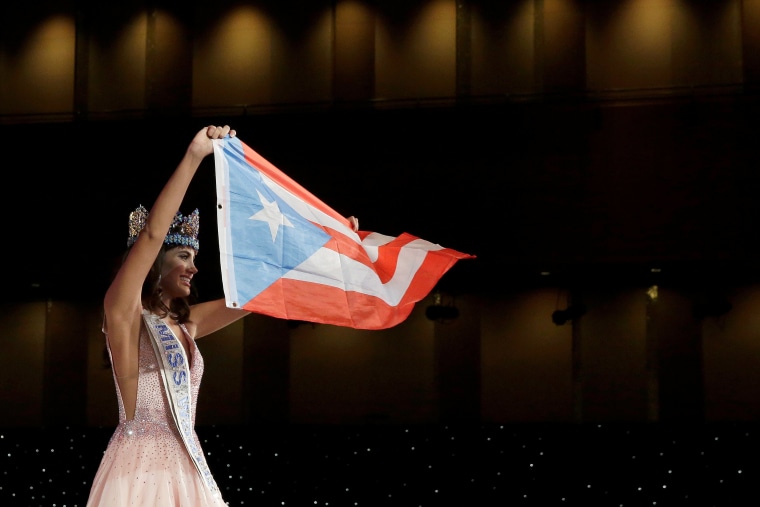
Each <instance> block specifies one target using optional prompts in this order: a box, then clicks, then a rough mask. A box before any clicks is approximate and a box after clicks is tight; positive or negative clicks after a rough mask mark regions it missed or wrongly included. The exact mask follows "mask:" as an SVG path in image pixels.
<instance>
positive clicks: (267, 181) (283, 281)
mask: <svg viewBox="0 0 760 507" xmlns="http://www.w3.org/2000/svg"><path fill="white" fill-rule="evenodd" d="M214 163H215V166H216V190H217V223H218V230H219V252H220V257H221V267H222V283H223V288H224V295H225V299H226V304H227V306H228V307H231V308H242V309H244V310H247V311H250V312H255V313H261V314H264V315H270V316H272V317H278V318H282V319H289V320H301V321H308V322H316V323H321V324H333V325H336V326H347V327H352V328H356V329H386V328H389V327H392V326H395V325H397V324H399V323H400V322H402V321H403V320H404V319H406V318H407V317H408V316H409V314H410V313H411V311H412V309H413V308H414V304H415V303H416V302H418V301H420V300H421V299H423V298H424V297H425V296H427V295H428V294H429V293H430V291H432V289H433V288H434V287H435V285H436V283H437V282H438V280H439V279H440V278H441V277H442V276H443V275H444V274H445V273H446V272H447V271H448V270H449V269H450V268H451V267H452V266H453V265H454V264H455V263H456V262H457V261H458V260H460V259H468V258H474V256H473V255H469V254H465V253H461V252H457V251H455V250H452V249H450V248H444V247H442V246H440V245H437V244H434V243H430V242H429V241H425V240H423V239H420V238H418V237H415V236H412V235H410V234H406V233H403V234H401V235H400V236H398V237H391V236H385V235H382V234H378V233H375V232H366V231H358V232H355V231H354V230H353V228H352V227H351V223H350V222H349V220H348V219H347V218H345V217H343V216H341V215H340V214H338V213H337V212H336V211H334V210H333V209H331V208H330V207H329V206H327V205H326V204H325V203H323V202H322V201H320V200H319V199H317V198H316V197H315V196H314V195H312V194H311V193H309V192H308V191H307V190H306V189H304V188H303V187H301V186H300V185H299V184H298V183H296V182H295V181H293V180H292V179H291V178H289V177H288V176H287V175H286V174H285V173H283V172H282V171H280V170H279V169H277V168H276V167H275V166H274V165H272V164H271V163H270V162H268V161H267V160H266V159H264V157H262V156H261V155H259V154H258V153H257V152H255V151H254V150H253V149H251V148H250V147H249V146H247V145H246V144H245V143H243V142H242V141H241V140H240V139H239V138H237V137H229V136H228V137H227V138H225V139H223V140H217V141H214Z"/></svg>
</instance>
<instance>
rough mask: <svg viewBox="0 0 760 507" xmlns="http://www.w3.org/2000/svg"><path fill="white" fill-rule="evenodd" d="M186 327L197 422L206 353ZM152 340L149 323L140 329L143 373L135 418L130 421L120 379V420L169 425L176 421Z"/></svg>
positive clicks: (140, 372) (191, 387)
mask: <svg viewBox="0 0 760 507" xmlns="http://www.w3.org/2000/svg"><path fill="white" fill-rule="evenodd" d="M182 331H183V332H184V333H185V337H186V338H187V343H188V345H189V348H190V350H188V351H186V357H187V358H188V360H189V361H190V393H191V400H190V413H191V418H192V422H193V426H194V425H195V409H196V406H197V400H198V391H199V388H200V384H201V378H202V377H203V357H202V356H201V354H200V351H199V350H198V347H197V345H196V344H195V340H193V339H192V338H191V337H190V335H189V334H188V333H187V331H186V330H185V327H184V326H182ZM150 340H151V338H150V336H149V335H148V331H147V330H146V329H145V325H143V326H142V327H141V330H140V353H139V359H138V366H139V376H138V380H137V402H136V406H135V417H134V419H133V421H127V417H126V411H125V410H124V402H123V401H122V397H121V391H120V390H119V384H118V382H116V395H117V398H118V402H119V423H120V424H124V423H127V422H128V423H129V424H134V423H137V424H143V423H154V424H161V425H165V424H168V423H170V422H171V425H174V422H173V421H172V416H171V411H170V409H169V404H168V401H167V397H166V392H165V391H164V385H163V381H162V379H161V372H160V370H159V367H160V366H159V362H158V360H157V358H156V354H155V352H154V351H153V345H152V344H151V342H150ZM114 380H115V379H114Z"/></svg>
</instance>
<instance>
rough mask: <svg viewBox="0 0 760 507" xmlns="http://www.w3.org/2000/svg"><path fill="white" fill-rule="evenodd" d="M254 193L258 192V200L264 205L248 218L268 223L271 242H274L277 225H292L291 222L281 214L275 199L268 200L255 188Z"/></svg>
mask: <svg viewBox="0 0 760 507" xmlns="http://www.w3.org/2000/svg"><path fill="white" fill-rule="evenodd" d="M256 193H257V194H259V200H260V201H261V204H262V205H264V207H263V208H261V209H260V210H259V211H257V212H256V213H254V214H253V215H251V216H250V217H248V219H249V220H260V221H262V222H266V223H268V224H269V232H271V233H272V243H274V240H275V239H277V231H278V230H279V227H280V226H281V225H282V226H283V227H285V226H287V227H293V224H292V223H290V220H288V217H286V216H285V215H283V214H282V212H281V211H280V207H279V206H277V201H272V202H268V201H267V200H266V199H265V198H264V196H263V195H261V192H259V191H258V190H257V191H256Z"/></svg>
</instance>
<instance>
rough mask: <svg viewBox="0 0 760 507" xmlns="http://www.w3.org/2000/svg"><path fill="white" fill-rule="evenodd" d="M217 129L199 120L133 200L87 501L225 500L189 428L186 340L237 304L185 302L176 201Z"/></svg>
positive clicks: (114, 505)
mask: <svg viewBox="0 0 760 507" xmlns="http://www.w3.org/2000/svg"><path fill="white" fill-rule="evenodd" d="M227 135H230V136H235V131H234V130H231V129H230V127H229V126H227V125H225V126H223V127H220V126H213V125H212V126H208V127H205V128H203V129H201V130H200V131H199V132H198V133H197V134H196V135H195V137H194V138H193V140H192V141H191V143H190V145H189V146H188V148H187V150H186V152H185V155H184V157H183V158H182V160H181V161H180V163H179V165H178V166H177V168H176V169H175V170H174V173H173V174H172V175H171V176H170V178H169V180H168V181H167V182H166V184H165V186H164V188H163V189H162V190H161V192H160V194H159V195H158V198H157V199H156V201H155V203H154V204H153V207H152V208H151V210H150V212H148V211H147V210H146V209H145V208H143V207H139V208H138V209H137V210H135V211H134V212H133V213H132V214H131V215H130V220H129V228H130V231H129V233H130V236H129V240H128V246H129V250H128V252H127V255H126V257H125V259H124V262H123V264H122V265H121V267H120V268H119V270H118V272H117V274H116V276H115V277H114V279H113V281H112V283H111V285H110V286H109V288H108V290H107V291H106V295H105V299H104V311H105V320H104V324H103V331H104V333H105V334H106V343H107V348H108V352H109V354H110V358H111V365H112V367H113V374H114V380H115V383H116V396H117V399H118V406H119V425H118V426H117V428H116V430H115V431H114V434H113V436H112V437H111V440H110V441H109V443H108V447H107V449H106V452H105V454H104V456H103V459H102V461H101V463H100V467H99V468H98V471H97V473H96V475H95V479H94V480H93V484H92V487H91V490H90V497H89V500H88V502H87V506H88V507H95V506H108V507H118V506H121V505H123V506H127V505H129V506H145V507H148V506H150V507H159V506H182V507H184V506H193V507H212V506H226V503H225V502H224V501H223V500H222V496H221V494H220V492H219V488H218V487H217V485H216V482H215V481H214V478H213V476H212V475H211V473H210V471H209V469H208V466H207V464H206V461H205V458H204V454H203V451H202V449H201V447H200V443H199V441H198V437H197V435H196V434H195V429H194V423H195V407H196V400H197V395H198V386H199V383H200V380H201V376H202V374H203V358H202V357H201V355H200V353H199V352H198V348H197V347H196V344H195V340H197V339H198V338H201V337H203V336H206V335H208V334H211V333H213V332H214V331H217V330H219V329H221V328H223V327H225V326H227V325H228V324H231V323H232V322H234V321H236V320H238V319H240V318H242V317H244V316H245V315H247V312H245V311H242V310H237V309H230V308H227V307H226V305H225V301H224V299H219V300H215V301H209V302H204V303H200V304H196V305H192V306H190V305H189V304H188V302H187V298H188V296H190V290H191V283H192V279H193V276H195V274H196V273H197V272H198V269H197V268H196V267H195V256H196V254H197V253H198V238H197V236H198V213H197V210H196V211H195V212H194V213H192V214H191V215H188V216H187V217H184V216H182V214H180V213H179V212H178V209H179V206H180V204H181V203H182V200H183V198H184V196H185V193H186V191H187V189H188V186H189V185H190V181H191V180H192V178H193V176H194V175H195V172H196V171H197V169H198V167H199V166H200V164H201V161H202V160H203V159H204V158H205V157H206V156H208V155H210V154H211V153H213V142H214V140H223V139H224V138H225V137H226V136H227ZM221 142H224V141H221ZM167 231H168V233H167Z"/></svg>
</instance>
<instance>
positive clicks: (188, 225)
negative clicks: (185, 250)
mask: <svg viewBox="0 0 760 507" xmlns="http://www.w3.org/2000/svg"><path fill="white" fill-rule="evenodd" d="M147 220H148V210H147V209H145V207H144V206H143V205H140V206H138V207H137V208H136V209H135V210H134V211H133V212H132V213H130V214H129V237H128V238H127V246H128V247H130V246H132V245H133V244H134V243H135V241H137V236H138V235H139V234H140V231H142V230H143V228H144V227H145V222H146V221H147ZM199 227H200V215H199V214H198V210H197V209H196V210H195V211H193V212H192V213H190V214H189V215H187V216H183V215H182V213H180V212H179V211H178V212H177V214H176V215H175V216H174V220H172V224H171V225H170V226H169V232H167V233H166V237H165V238H164V243H166V244H167V245H183V246H189V247H191V248H193V249H195V250H196V251H197V250H198V229H199Z"/></svg>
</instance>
